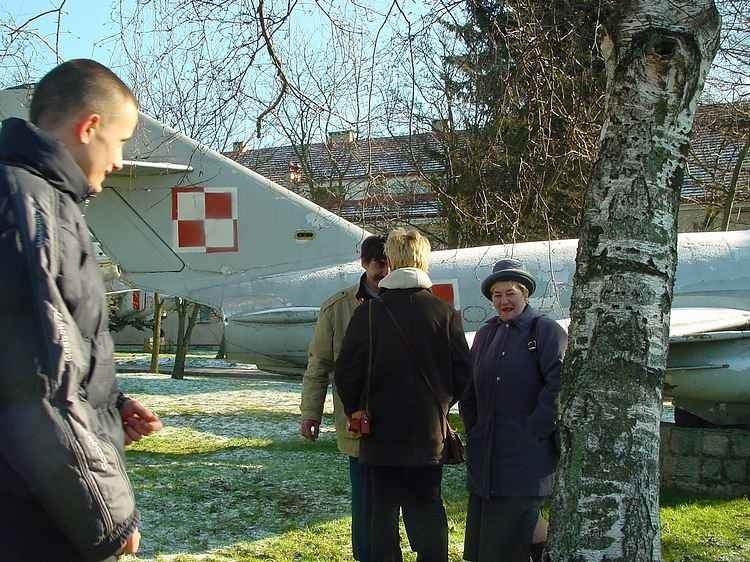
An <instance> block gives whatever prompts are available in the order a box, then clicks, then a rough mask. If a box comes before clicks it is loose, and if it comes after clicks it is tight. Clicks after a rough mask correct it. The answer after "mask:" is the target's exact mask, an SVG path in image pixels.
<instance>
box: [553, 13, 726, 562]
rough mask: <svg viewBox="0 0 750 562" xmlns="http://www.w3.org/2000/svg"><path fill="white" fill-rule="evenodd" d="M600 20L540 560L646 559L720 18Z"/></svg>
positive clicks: (657, 554) (655, 529) (657, 548)
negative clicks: (587, 168) (602, 79)
mask: <svg viewBox="0 0 750 562" xmlns="http://www.w3.org/2000/svg"><path fill="white" fill-rule="evenodd" d="M601 18H602V29H601V35H600V36H601V38H602V39H601V41H602V51H603V54H604V57H605V61H606V69H607V107H606V121H605V124H604V127H603V129H602V134H601V138H600V147H599V159H598V161H597V163H596V165H595V167H594V170H593V172H592V175H591V178H590V180H589V185H588V192H587V195H586V203H585V210H584V219H583V225H582V232H581V236H580V241H579V244H578V255H577V258H576V265H577V267H576V275H575V280H574V285H573V296H572V304H571V325H570V338H569V347H568V352H567V357H566V360H565V366H564V369H563V389H562V392H561V395H560V413H561V419H560V427H561V437H562V441H563V450H562V458H561V461H560V467H559V470H558V474H557V482H556V491H555V497H554V499H553V504H552V521H551V523H552V528H551V537H550V552H549V554H550V557H551V560H553V561H554V562H563V561H565V562H568V561H570V562H594V561H596V562H604V561H607V562H615V561H620V562H641V561H649V562H651V561H659V560H661V536H660V528H659V422H660V418H661V410H662V402H661V387H662V380H663V376H664V369H665V367H666V360H667V348H668V344H669V314H670V304H671V301H672V286H673V282H674V274H675V267H676V261H677V209H678V204H679V194H680V187H681V184H682V175H683V169H684V165H685V159H686V155H687V149H688V146H689V142H690V141H689V135H690V132H691V129H692V124H693V116H694V115H695V110H696V105H697V101H698V96H699V95H700V93H701V90H702V88H703V80H704V78H705V76H706V73H707V71H708V69H709V67H710V65H711V61H712V60H713V57H714V54H715V53H716V49H717V47H718V38H719V35H718V31H719V27H720V18H719V15H718V12H717V10H716V7H715V6H714V3H713V1H712V0H631V1H611V0H610V1H606V2H603V3H602V12H601Z"/></svg>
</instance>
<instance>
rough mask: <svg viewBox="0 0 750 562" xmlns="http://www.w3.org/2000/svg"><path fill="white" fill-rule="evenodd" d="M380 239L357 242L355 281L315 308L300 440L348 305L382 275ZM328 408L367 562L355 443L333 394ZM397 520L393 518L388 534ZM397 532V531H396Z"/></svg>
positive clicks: (371, 294) (314, 422) (359, 550)
mask: <svg viewBox="0 0 750 562" xmlns="http://www.w3.org/2000/svg"><path fill="white" fill-rule="evenodd" d="M384 245H385V239H384V238H383V237H382V236H369V237H368V238H365V239H364V240H363V241H362V248H361V251H360V258H361V263H362V267H363V268H364V270H365V272H364V273H363V274H362V277H361V278H360V280H359V283H357V284H356V285H353V286H352V287H349V288H348V289H345V290H343V291H339V292H338V293H336V294H335V295H333V296H332V297H331V298H329V299H328V300H327V301H325V302H324V303H323V304H322V305H321V306H320V315H319V316H318V323H317V324H316V325H315V334H314V335H313V339H312V342H311V343H310V349H309V353H308V361H307V370H306V371H305V375H304V378H303V379H302V384H303V386H302V404H301V406H300V410H301V411H302V422H301V424H300V433H301V434H302V436H303V437H304V438H305V439H309V440H312V441H314V440H316V439H317V438H318V433H319V431H320V421H321V419H322V416H323V404H324V402H325V398H326V392H327V390H328V385H329V384H330V383H331V381H332V380H333V372H334V367H335V364H336V358H337V357H338V354H339V350H340V349H341V342H342V341H343V339H344V334H345V333H346V327H347V326H348V325H349V319H350V318H351V317H352V313H353V312H354V309H355V308H357V306H359V305H360V304H361V303H363V302H366V301H368V300H370V299H371V298H377V297H378V293H379V292H380V289H379V288H378V283H379V282H380V280H381V279H383V278H384V277H385V276H386V275H388V271H389V269H388V263H387V260H386V257H385V253H384V250H383V248H384ZM333 411H334V416H335V419H336V441H337V444H338V447H339V451H341V452H342V453H344V454H345V455H347V456H348V457H349V478H350V480H351V485H352V551H353V554H354V559H355V560H360V561H361V562H369V560H370V558H369V549H370V544H369V538H368V535H369V533H368V526H369V525H368V523H369V502H368V501H367V494H366V493H365V492H366V489H367V487H368V483H367V474H366V472H365V469H364V468H365V467H364V465H361V464H359V460H358V458H357V457H358V456H359V441H358V440H357V439H356V438H355V437H354V435H353V434H352V433H350V432H349V431H347V429H346V415H345V414H344V408H343V406H342V404H341V398H340V397H339V395H338V392H335V391H334V393H333ZM397 524H398V521H395V522H394V533H398V530H397ZM396 536H397V535H396Z"/></svg>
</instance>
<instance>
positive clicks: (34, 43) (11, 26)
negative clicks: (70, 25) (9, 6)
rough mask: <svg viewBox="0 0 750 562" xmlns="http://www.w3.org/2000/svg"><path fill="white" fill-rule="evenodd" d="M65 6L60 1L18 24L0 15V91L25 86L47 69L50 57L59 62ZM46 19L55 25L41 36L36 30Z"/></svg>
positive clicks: (64, 1)
mask: <svg viewBox="0 0 750 562" xmlns="http://www.w3.org/2000/svg"><path fill="white" fill-rule="evenodd" d="M65 3H66V0H60V1H59V2H56V3H55V4H53V5H52V7H50V9H48V10H45V11H42V12H39V13H36V14H34V15H32V16H30V17H28V18H25V19H23V20H20V21H18V20H16V19H15V18H13V17H12V16H11V15H7V16H5V17H3V14H2V13H0V88H4V87H9V86H17V85H20V84H28V83H30V82H32V81H33V80H35V79H36V78H37V77H38V76H39V75H40V74H42V73H43V72H46V70H48V69H47V68H45V66H44V65H46V64H47V62H46V61H48V60H49V59H50V58H52V60H53V62H58V61H60V37H61V33H62V25H63V15H64V12H63V8H64V7H65ZM48 20H53V21H54V22H55V27H54V29H55V31H54V32H53V33H44V32H42V31H41V30H40V28H39V27H38V25H39V24H40V23H43V22H45V23H46V22H47V21H48Z"/></svg>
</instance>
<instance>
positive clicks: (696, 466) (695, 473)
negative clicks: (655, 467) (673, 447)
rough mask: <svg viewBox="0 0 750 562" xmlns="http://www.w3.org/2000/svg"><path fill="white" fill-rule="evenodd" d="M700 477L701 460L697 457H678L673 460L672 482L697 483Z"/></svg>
mask: <svg viewBox="0 0 750 562" xmlns="http://www.w3.org/2000/svg"><path fill="white" fill-rule="evenodd" d="M700 476H701V460H700V458H699V457H680V458H675V459H674V465H673V467H672V481H680V480H686V481H691V482H698V481H699V480H700Z"/></svg>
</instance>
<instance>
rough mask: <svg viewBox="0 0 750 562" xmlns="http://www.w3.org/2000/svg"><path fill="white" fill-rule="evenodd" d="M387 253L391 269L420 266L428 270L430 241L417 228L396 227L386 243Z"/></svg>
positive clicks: (423, 269)
mask: <svg viewBox="0 0 750 562" xmlns="http://www.w3.org/2000/svg"><path fill="white" fill-rule="evenodd" d="M385 255H386V256H388V261H389V262H390V264H391V269H399V268H401V267H418V268H419V269H421V270H422V271H427V269H428V268H429V262H430V241H429V240H427V238H425V237H424V236H422V235H421V234H420V233H419V232H417V231H416V230H413V229H412V230H406V229H404V228H395V229H393V230H392V231H391V233H390V234H389V235H388V240H387V241H386V243H385Z"/></svg>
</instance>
